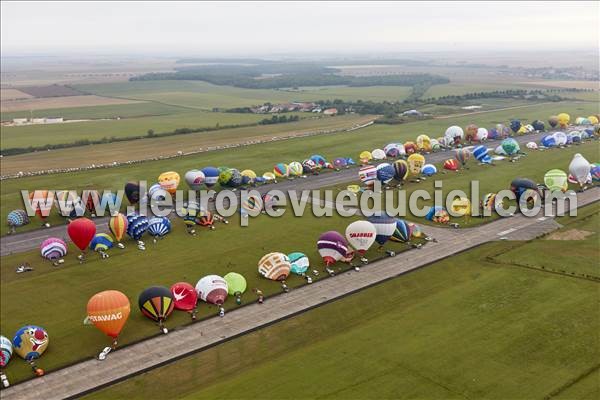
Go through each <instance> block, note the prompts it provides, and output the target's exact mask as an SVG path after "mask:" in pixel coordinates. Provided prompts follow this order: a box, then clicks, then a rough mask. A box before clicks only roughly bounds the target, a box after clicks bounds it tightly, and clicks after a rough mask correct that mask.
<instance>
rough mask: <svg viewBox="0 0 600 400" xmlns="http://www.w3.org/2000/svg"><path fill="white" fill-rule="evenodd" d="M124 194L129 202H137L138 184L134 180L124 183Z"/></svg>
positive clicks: (138, 195)
mask: <svg viewBox="0 0 600 400" xmlns="http://www.w3.org/2000/svg"><path fill="white" fill-rule="evenodd" d="M125 196H126V197H127V200H129V203H131V204H137V203H138V202H139V201H140V185H138V184H137V183H135V182H128V183H127V184H125Z"/></svg>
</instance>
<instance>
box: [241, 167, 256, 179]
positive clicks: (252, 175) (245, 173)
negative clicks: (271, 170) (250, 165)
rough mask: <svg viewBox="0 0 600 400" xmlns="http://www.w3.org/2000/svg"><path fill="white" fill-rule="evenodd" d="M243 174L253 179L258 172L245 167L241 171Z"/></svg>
mask: <svg viewBox="0 0 600 400" xmlns="http://www.w3.org/2000/svg"><path fill="white" fill-rule="evenodd" d="M241 174H242V176H245V177H246V178H248V179H250V180H251V181H253V180H255V179H256V172H254V171H252V170H251V169H245V170H243V171H242V172H241Z"/></svg>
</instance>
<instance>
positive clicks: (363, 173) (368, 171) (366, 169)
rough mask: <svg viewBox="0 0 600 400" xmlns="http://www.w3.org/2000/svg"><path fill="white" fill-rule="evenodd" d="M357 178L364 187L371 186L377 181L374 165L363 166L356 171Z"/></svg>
mask: <svg viewBox="0 0 600 400" xmlns="http://www.w3.org/2000/svg"><path fill="white" fill-rule="evenodd" d="M358 178H359V179H360V181H361V182H362V183H364V184H365V185H366V186H369V187H370V186H373V184H374V183H375V180H376V179H377V167H376V166H374V165H365V166H363V167H361V168H360V169H359V170H358Z"/></svg>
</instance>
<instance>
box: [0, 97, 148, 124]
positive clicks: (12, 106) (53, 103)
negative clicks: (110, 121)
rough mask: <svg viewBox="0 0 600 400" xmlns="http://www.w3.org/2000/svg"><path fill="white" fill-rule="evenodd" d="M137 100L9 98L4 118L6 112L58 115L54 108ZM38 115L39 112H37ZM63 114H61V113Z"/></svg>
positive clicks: (3, 103) (124, 102)
mask: <svg viewBox="0 0 600 400" xmlns="http://www.w3.org/2000/svg"><path fill="white" fill-rule="evenodd" d="M137 102H138V101H137V100H126V99H115V98H111V97H102V96H95V95H81V96H73V95H67V96H62V97H44V98H34V99H26V100H8V101H3V102H2V113H3V114H2V118H3V119H4V118H5V117H4V113H12V112H18V111H21V112H30V111H32V110H33V111H36V112H37V110H49V111H48V112H49V113H50V114H44V115H42V116H50V115H56V113H55V112H53V111H52V110H55V109H62V108H70V107H96V106H106V105H119V104H131V103H137ZM36 115H37V113H36ZM59 116H61V115H59Z"/></svg>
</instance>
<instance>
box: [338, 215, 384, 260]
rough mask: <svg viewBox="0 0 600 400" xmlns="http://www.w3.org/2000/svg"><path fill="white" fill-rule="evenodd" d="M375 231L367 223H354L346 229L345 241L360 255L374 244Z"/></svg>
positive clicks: (370, 224)
mask: <svg viewBox="0 0 600 400" xmlns="http://www.w3.org/2000/svg"><path fill="white" fill-rule="evenodd" d="M376 236H377V229H376V228H375V226H374V225H373V224H372V223H370V222H369V221H354V222H352V223H351V224H350V225H348V227H346V239H347V240H348V243H350V245H351V246H352V247H353V248H354V249H356V251H357V252H358V253H359V254H360V255H364V254H365V253H366V252H367V250H369V248H370V247H371V246H372V245H373V243H375V237H376Z"/></svg>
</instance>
